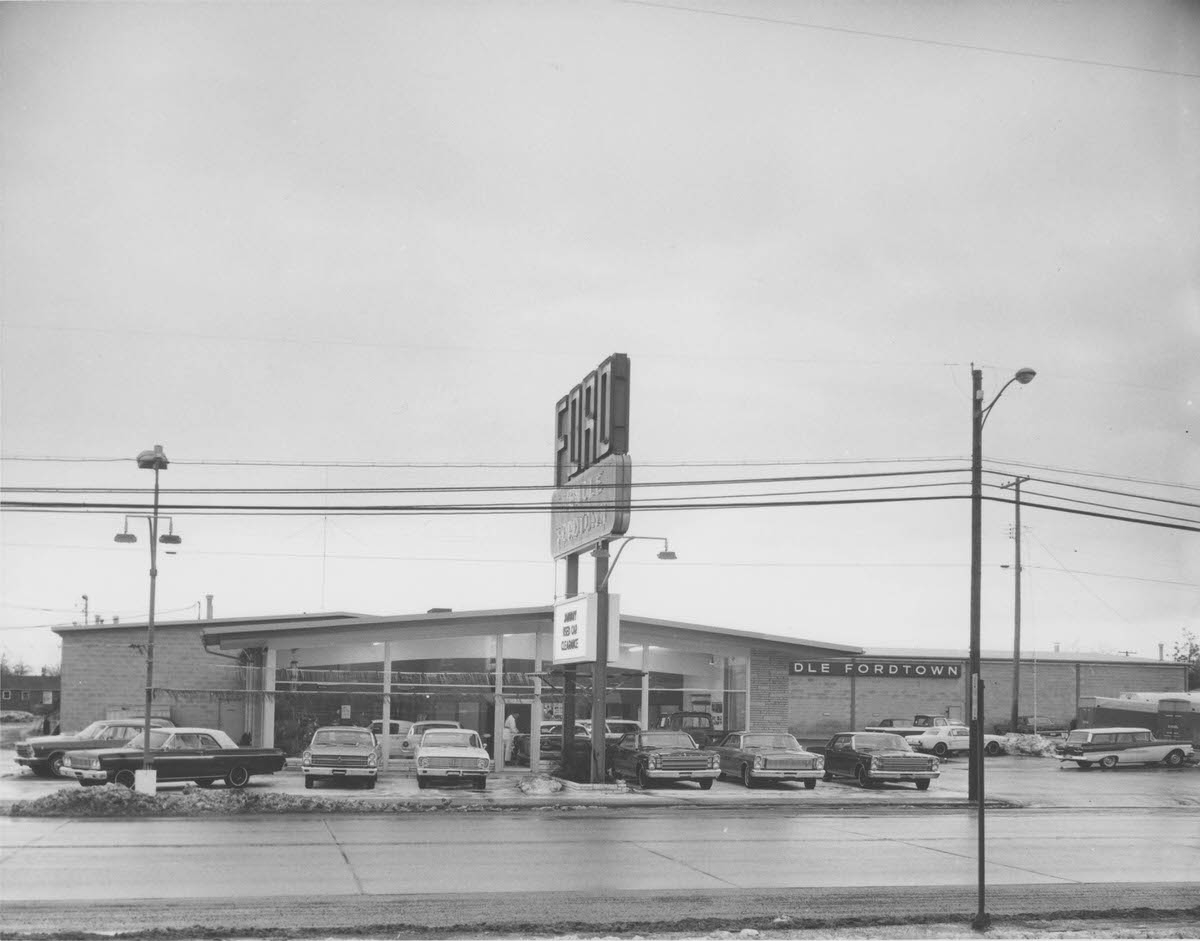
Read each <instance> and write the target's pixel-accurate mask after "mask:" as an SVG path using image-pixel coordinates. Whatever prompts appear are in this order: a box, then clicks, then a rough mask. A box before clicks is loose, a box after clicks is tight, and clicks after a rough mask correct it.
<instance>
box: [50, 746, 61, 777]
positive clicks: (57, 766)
mask: <svg viewBox="0 0 1200 941" xmlns="http://www.w3.org/2000/svg"><path fill="white" fill-rule="evenodd" d="M62 766H63V753H62V752H60V751H56V752H55V753H54V754H52V755H51V756H50V757H49V758H47V759H46V771H47V772H48V773H49V776H50V777H52V778H60V777H62Z"/></svg>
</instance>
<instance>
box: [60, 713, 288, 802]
mask: <svg viewBox="0 0 1200 941" xmlns="http://www.w3.org/2000/svg"><path fill="white" fill-rule="evenodd" d="M142 760H143V749H142V736H141V735H139V736H137V738H135V739H134V740H133V741H131V742H130V743H129V744H128V745H127V746H126V747H125V748H113V749H103V750H101V751H77V752H69V753H68V754H67V757H66V758H65V759H64V760H63V774H64V776H65V775H68V774H69V775H71V776H73V777H75V778H77V779H78V781H79V783H80V784H82V785H83V786H84V787H92V786H95V785H100V784H121V785H123V786H125V787H129V788H132V787H133V785H134V782H135V780H136V778H135V776H134V772H135V771H137V770H139V769H140V768H141V767H142ZM286 760H287V759H286V757H285V756H284V753H283V749H281V748H239V747H238V746H237V744H236V743H235V742H234V741H233V739H231V738H230V737H229V736H228V735H226V734H225V733H224V732H222V731H221V730H220V729H198V728H176V729H151V730H150V767H151V769H152V770H153V771H154V772H155V774H156V778H157V780H158V781H160V782H161V781H195V782H196V783H197V784H199V785H200V786H201V787H208V786H209V785H211V784H212V783H213V782H214V781H218V780H223V781H224V782H225V783H226V784H227V785H228V786H229V787H234V788H241V787H245V786H246V783H247V782H248V781H249V780H250V776H251V775H254V774H274V773H275V772H276V771H281V770H282V769H283V766H284V764H285V762H286Z"/></svg>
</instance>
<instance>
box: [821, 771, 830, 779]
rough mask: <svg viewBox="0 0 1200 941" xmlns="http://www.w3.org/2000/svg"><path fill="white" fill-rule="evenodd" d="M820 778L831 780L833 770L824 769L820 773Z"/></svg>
mask: <svg viewBox="0 0 1200 941" xmlns="http://www.w3.org/2000/svg"><path fill="white" fill-rule="evenodd" d="M821 780H822V781H832V780H833V772H832V771H826V772H825V773H824V774H822V775H821Z"/></svg>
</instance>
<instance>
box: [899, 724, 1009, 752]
mask: <svg viewBox="0 0 1200 941" xmlns="http://www.w3.org/2000/svg"><path fill="white" fill-rule="evenodd" d="M904 738H905V740H906V741H907V742H908V744H909V745H911V746H912V747H913V748H915V749H916V750H917V751H931V752H933V753H934V754H935V755H937V756H938V757H939V758H942V757H944V756H946V755H954V754H966V753H967V752H969V751H970V750H971V730H970V729H969V728H968V727H967V726H965V725H941V726H938V727H937V728H935V729H928V730H926V731H924V732H922V733H921V734H920V735H906V736H904ZM1004 750H1005V743H1004V736H1002V735H988V734H987V733H984V736H983V751H984V754H986V755H998V754H1000V752H1002V751H1004Z"/></svg>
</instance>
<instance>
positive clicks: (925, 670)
mask: <svg viewBox="0 0 1200 941" xmlns="http://www.w3.org/2000/svg"><path fill="white" fill-rule="evenodd" d="M788 672H789V673H790V674H791V675H792V676H878V677H887V678H889V679H896V678H899V679H910V680H931V679H932V680H936V679H942V680H957V679H961V678H962V676H963V665H962V664H961V663H958V662H949V663H947V662H944V661H943V662H937V661H933V660H915V661H914V660H903V661H901V660H796V661H794V662H793V663H792V664H791V667H790V668H789V670H788Z"/></svg>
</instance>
